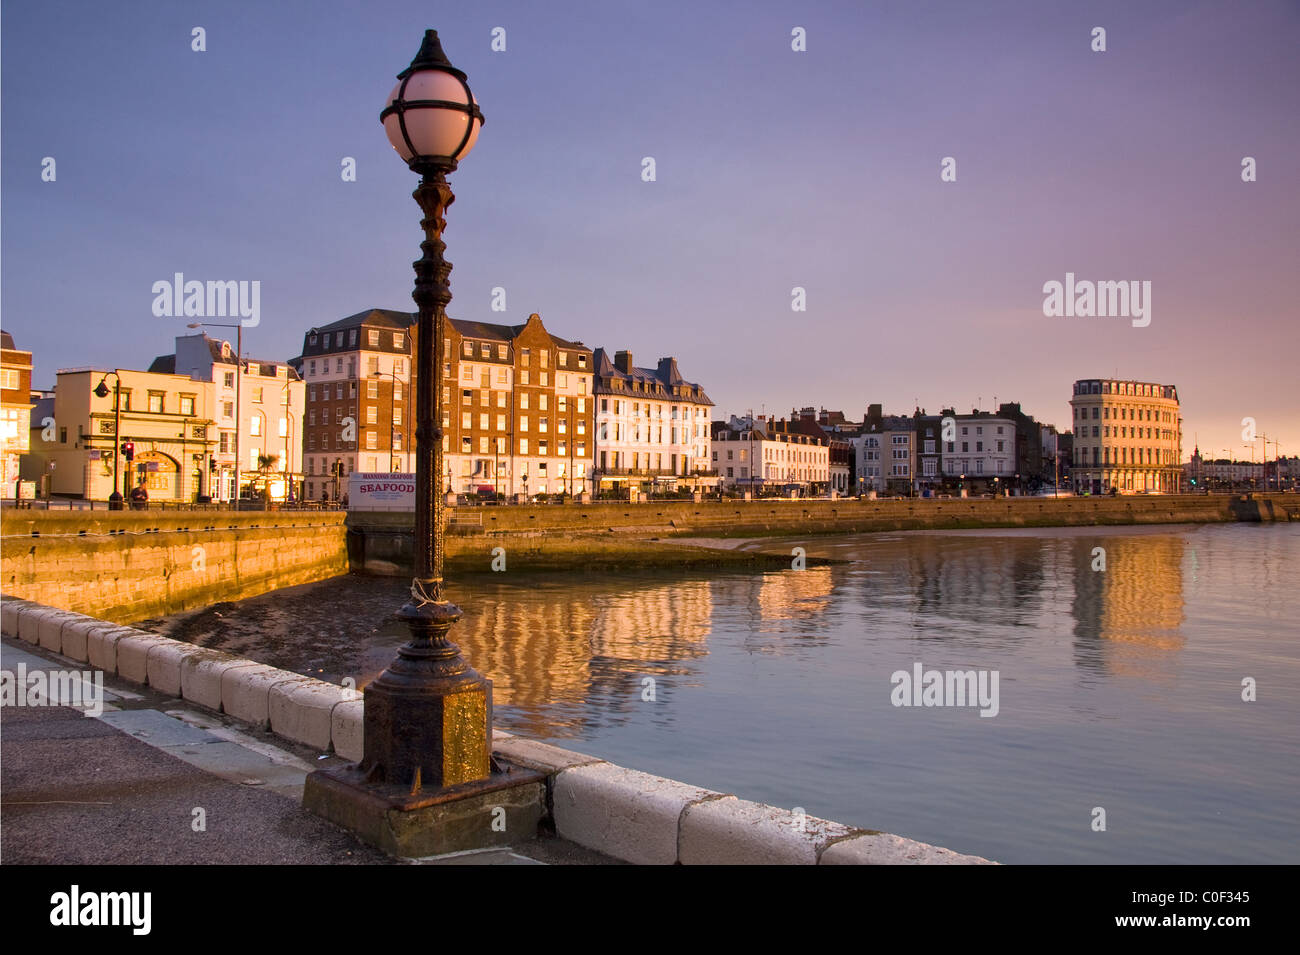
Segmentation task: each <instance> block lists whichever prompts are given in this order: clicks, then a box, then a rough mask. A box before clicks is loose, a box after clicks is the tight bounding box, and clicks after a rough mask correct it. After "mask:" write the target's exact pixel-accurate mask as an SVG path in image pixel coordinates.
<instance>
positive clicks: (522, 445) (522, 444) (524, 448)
mask: <svg viewBox="0 0 1300 955" xmlns="http://www.w3.org/2000/svg"><path fill="white" fill-rule="evenodd" d="M519 453H520V454H527V453H528V439H527V438H520V439H519Z"/></svg>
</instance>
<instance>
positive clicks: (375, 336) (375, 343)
mask: <svg viewBox="0 0 1300 955" xmlns="http://www.w3.org/2000/svg"><path fill="white" fill-rule="evenodd" d="M366 343H367V344H368V345H369V346H370V347H371V348H378V347H379V329H377V328H369V329H367V330H366ZM376 360H378V359H376Z"/></svg>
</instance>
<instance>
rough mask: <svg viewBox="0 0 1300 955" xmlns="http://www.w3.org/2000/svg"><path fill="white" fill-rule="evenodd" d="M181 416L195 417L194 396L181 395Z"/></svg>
mask: <svg viewBox="0 0 1300 955" xmlns="http://www.w3.org/2000/svg"><path fill="white" fill-rule="evenodd" d="M181 414H183V415H193V414H194V396H193V395H181Z"/></svg>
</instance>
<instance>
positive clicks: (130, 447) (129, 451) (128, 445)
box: [122, 441, 135, 461]
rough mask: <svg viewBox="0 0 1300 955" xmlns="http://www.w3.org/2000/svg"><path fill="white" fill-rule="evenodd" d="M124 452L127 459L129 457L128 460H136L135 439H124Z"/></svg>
mask: <svg viewBox="0 0 1300 955" xmlns="http://www.w3.org/2000/svg"><path fill="white" fill-rule="evenodd" d="M122 454H123V455H124V456H125V457H126V459H127V460H128V461H134V460H135V442H134V441H123V442H122Z"/></svg>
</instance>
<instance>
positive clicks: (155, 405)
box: [149, 391, 163, 414]
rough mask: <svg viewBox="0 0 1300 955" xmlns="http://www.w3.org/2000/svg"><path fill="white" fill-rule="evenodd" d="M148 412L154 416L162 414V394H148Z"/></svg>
mask: <svg viewBox="0 0 1300 955" xmlns="http://www.w3.org/2000/svg"><path fill="white" fill-rule="evenodd" d="M149 410H150V411H151V412H153V413H154V414H162V410H163V392H161V391H151V392H149Z"/></svg>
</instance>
